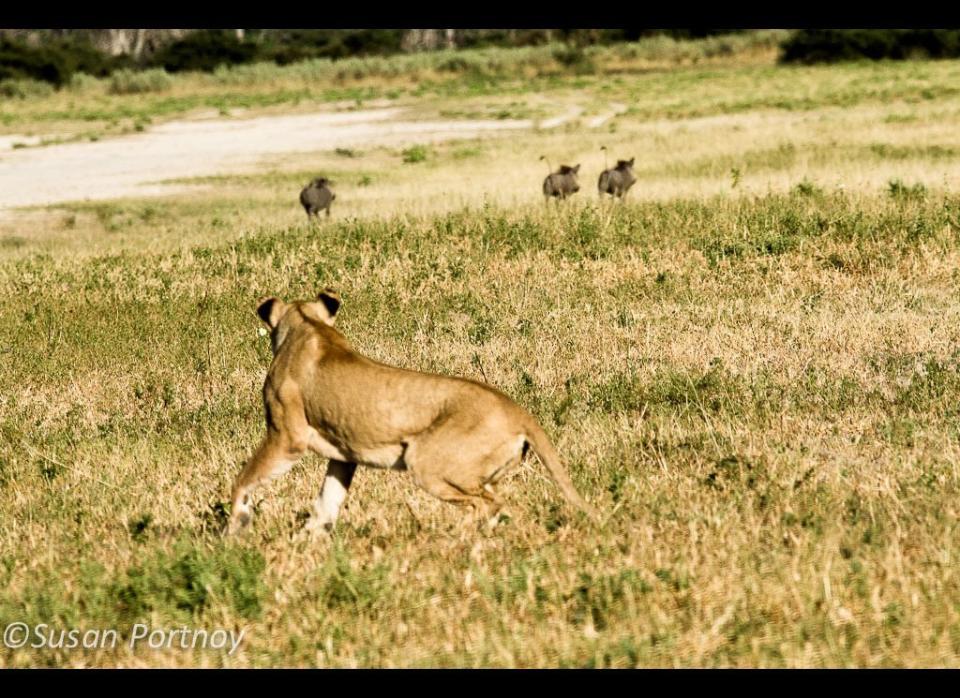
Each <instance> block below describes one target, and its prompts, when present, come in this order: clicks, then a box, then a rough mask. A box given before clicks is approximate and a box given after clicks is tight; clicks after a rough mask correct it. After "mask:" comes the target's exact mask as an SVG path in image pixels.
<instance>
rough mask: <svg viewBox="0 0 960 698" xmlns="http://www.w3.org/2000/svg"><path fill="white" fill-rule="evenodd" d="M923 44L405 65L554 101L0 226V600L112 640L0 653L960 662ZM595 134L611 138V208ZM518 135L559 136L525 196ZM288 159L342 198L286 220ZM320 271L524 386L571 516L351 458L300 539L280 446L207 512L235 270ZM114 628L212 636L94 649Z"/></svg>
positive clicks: (956, 217) (235, 452)
mask: <svg viewBox="0 0 960 698" xmlns="http://www.w3.org/2000/svg"><path fill="white" fill-rule="evenodd" d="M958 77H960V63H958V62H955V61H947V62H917V63H902V64H864V65H846V66H835V67H820V68H809V67H807V68H782V67H776V66H773V65H771V64H769V61H767V63H762V62H761V63H757V64H752V63H751V62H750V61H743V62H738V61H736V60H733V59H732V58H731V60H730V61H729V64H728V65H717V66H711V67H703V66H701V65H679V66H676V67H674V68H672V69H669V70H667V69H660V70H656V71H651V72H643V73H636V74H628V75H617V74H586V75H558V76H553V77H545V78H543V79H542V80H533V81H531V83H530V85H529V86H528V88H527V89H526V90H525V91H524V90H521V88H520V86H518V85H514V84H511V83H509V82H506V83H503V84H501V85H500V86H499V87H496V88H495V87H493V86H491V87H490V88H489V93H484V94H471V93H467V92H465V93H463V94H453V93H447V94H442V95H441V94H422V95H419V96H416V95H409V96H408V97H407V98H406V99H408V100H409V101H408V103H409V104H410V105H411V106H412V107H414V108H416V109H417V110H419V113H421V114H423V115H424V116H436V115H439V114H440V112H445V113H446V114H447V116H449V117H450V118H456V117H457V116H458V115H465V116H467V115H471V114H474V115H475V114H478V113H483V114H487V113H488V112H490V111H492V110H499V109H511V108H512V109H515V110H528V113H539V112H537V111H536V110H537V109H541V108H544V105H549V106H550V107H551V109H553V108H554V107H556V106H558V105H560V106H570V105H578V106H581V107H582V108H584V109H585V112H584V116H583V117H582V118H581V120H580V121H577V122H573V123H571V124H569V125H567V126H564V127H561V128H560V129H557V130H538V131H535V132H533V133H530V134H523V135H513V136H506V137H498V138H488V139H482V140H476V141H469V142H459V143H449V144H442V145H435V146H430V147H429V148H426V149H425V157H424V159H422V161H418V162H405V160H411V159H413V160H417V159H418V158H410V157H406V158H405V157H404V153H403V152H402V151H393V150H388V149H369V150H358V151H350V152H333V153H307V154H304V155H303V156H302V157H298V158H283V159H277V160H275V161H271V162H268V163H265V165H264V167H263V169H262V171H260V172H258V173H253V174H242V175H231V174H224V175H223V176H219V177H212V178H204V179H203V180H199V181H196V182H194V183H195V184H196V185H197V187H196V189H195V190H192V191H189V192H187V193H179V194H177V195H175V196H171V197H167V198H155V199H143V200H123V201H116V202H106V203H78V204H69V205H60V206H56V207H48V208H39V209H32V210H29V211H26V212H24V213H22V214H20V215H17V216H13V217H8V218H5V219H0V294H2V297H3V299H4V303H3V304H2V305H0V435H2V438H0V495H2V496H0V523H2V525H0V589H2V590H0V625H2V626H7V625H8V624H10V623H13V622H25V623H28V624H30V625H36V624H40V623H46V624H48V625H49V626H50V629H52V630H55V631H57V632H59V631H60V630H67V629H72V628H80V629H82V630H87V629H103V628H117V629H118V630H120V632H121V635H123V634H124V633H126V635H127V637H126V638H125V639H121V641H120V642H119V643H117V646H116V647H114V648H106V649H87V650H84V649H80V648H77V649H67V648H59V649H56V648H45V649H31V648H29V647H26V648H23V649H16V650H13V649H9V648H0V666H38V665H39V666H48V665H49V666H114V665H121V666H321V667H331V666H363V667H366V666H378V667H417V666H483V667H488V666H498V667H499V666H511V667H512V666H518V667H552V666H563V667H583V666H591V667H633V666H677V667H690V666H695V667H703V666H741V667H747V666H759V667H780V666H787V667H801V666H802V667H818V666H831V667H838V666H856V667H868V666H887V667H890V666H950V667H956V666H958V665H960V662H958V657H960V575H958V570H957V560H958V559H960V536H958V535H957V530H956V529H957V515H958V501H960V500H958V497H957V495H958V489H960V469H958V463H960V441H958V438H960V433H958V424H960V422H958V411H960V407H958V405H960V402H958V399H957V398H958V396H960V292H958V281H960V272H958V269H960V194H958V193H957V191H958V176H960V128H958V127H960V93H958V92H957V89H956V87H955V85H956V84H958V81H957V78H958ZM377 89H380V88H377ZM56 98H57V99H59V98H60V97H56ZM51 99H54V98H51ZM115 99H116V100H117V103H118V104H121V105H122V104H127V105H129V106H130V108H134V107H135V105H136V104H138V97H136V96H123V97H116V98H115ZM41 101H42V100H41ZM610 102H619V103H622V104H625V105H626V106H627V110H626V112H625V113H623V114H621V115H619V116H616V117H614V118H611V119H610V120H609V121H608V122H605V123H604V124H603V125H602V126H600V127H598V128H590V127H588V126H587V125H586V124H585V123H584V120H585V119H587V118H588V117H589V116H591V115H594V114H602V113H603V112H604V110H605V109H606V108H607V105H608V104H609V103H610ZM38 103H39V102H38ZM28 104H29V103H28V102H25V104H23V105H18V106H17V107H15V109H23V110H27V111H28V110H29V109H30V107H29V106H28ZM41 106H42V105H41ZM9 108H10V107H8V106H6V105H5V106H4V109H9ZM38 108H39V107H38ZM18 113H19V112H18ZM601 145H606V146H607V147H608V148H609V149H610V153H611V157H618V156H621V153H622V156H625V157H629V156H631V155H634V156H636V157H637V174H638V182H637V184H636V185H635V186H634V189H633V190H632V191H631V194H630V198H629V199H628V201H627V203H626V204H624V205H616V206H613V205H611V204H610V203H609V202H607V203H605V204H601V203H600V202H599V201H598V199H597V197H596V190H595V185H596V176H597V175H598V174H599V172H600V170H601V169H602V164H603V155H602V153H601V152H600V151H599V148H600V146H601ZM541 154H547V155H548V156H549V157H551V158H552V160H553V161H554V163H555V164H556V163H559V162H561V161H563V162H569V163H571V164H572V163H574V162H582V163H583V169H582V171H583V173H584V174H583V176H582V186H583V190H582V191H581V192H580V193H579V194H578V195H577V196H576V197H574V198H573V199H572V200H571V201H569V202H568V203H567V204H566V205H564V206H562V207H555V206H549V207H548V206H544V204H543V202H542V200H541V198H540V195H539V186H540V182H541V181H542V178H543V175H544V174H545V169H546V168H545V167H544V166H543V163H541V162H539V161H538V160H537V158H538V157H539V156H540V155H541ZM318 170H319V171H323V172H325V173H328V176H330V177H331V179H333V180H334V181H335V182H337V187H336V191H337V194H338V198H337V202H336V203H337V204H339V205H340V206H339V207H337V206H335V208H334V218H333V219H332V220H331V221H330V222H323V223H321V224H320V225H316V226H310V225H308V224H307V223H306V220H305V217H304V216H303V212H302V210H301V209H299V207H298V204H297V203H296V194H297V191H298V189H299V187H300V186H302V184H304V183H305V181H306V180H307V179H309V177H311V176H313V173H314V172H316V171H318ZM326 285H333V286H335V287H337V288H338V289H339V290H340V291H341V293H342V295H343V299H344V305H343V308H342V310H341V311H340V316H339V321H338V323H339V326H340V328H341V330H342V331H343V332H344V333H345V334H346V336H347V337H348V338H349V339H350V340H351V341H352V342H353V343H354V345H355V346H356V347H357V348H358V349H359V350H360V351H361V352H364V353H366V354H368V355H369V356H371V357H373V358H376V359H378V360H382V361H386V362H390V363H395V364H399V365H403V366H407V367H411V368H416V369H420V370H427V371H436V372H442V373H451V374H459V375H465V376H470V377H473V378H481V379H483V378H485V379H486V380H487V381H488V382H490V383H492V384H494V385H496V386H497V387H499V388H500V389H502V390H504V391H505V392H506V393H507V394H509V395H511V396H512V397H514V398H515V399H516V400H517V401H518V402H520V403H521V404H522V405H524V406H525V407H527V408H528V409H530V410H531V411H532V412H533V413H534V414H535V415H536V416H537V417H538V418H539V419H540V420H541V422H542V423H543V425H544V427H545V429H546V430H547V432H548V433H549V434H550V435H551V437H552V438H553V440H554V442H555V443H556V445H557V447H558V450H559V451H560V452H561V454H562V455H563V457H564V459H565V461H566V463H567V464H568V467H569V469H570V471H571V475H572V477H573V480H574V482H575V484H576V485H577V488H578V489H579V490H580V491H581V492H582V493H583V494H584V495H585V496H586V498H587V499H588V500H590V501H591V502H592V503H593V504H594V505H596V506H597V507H598V508H600V509H601V510H603V511H604V512H606V513H607V514H608V515H610V521H609V523H608V525H607V527H606V528H605V529H603V530H598V529H595V528H592V527H591V526H590V525H589V524H588V523H587V522H586V521H585V520H584V519H583V518H582V517H580V516H579V515H577V514H576V513H575V512H573V511H572V510H571V509H570V508H568V507H567V506H566V505H564V504H563V503H562V500H561V498H560V495H559V492H558V491H557V489H556V487H555V486H554V485H553V484H552V483H551V482H550V481H549V480H548V479H547V477H546V474H545V470H544V468H543V467H542V466H541V465H540V464H539V462H537V461H536V460H535V459H530V460H528V461H527V462H525V464H524V466H523V467H522V468H521V470H520V471H519V472H518V473H517V475H516V476H514V477H513V478H511V479H510V480H509V481H508V482H506V483H505V485H504V487H503V488H502V489H503V492H504V495H505V497H506V498H507V500H508V502H509V511H510V518H509V520H508V521H506V522H505V523H504V524H502V525H501V526H499V527H498V528H497V529H496V530H495V532H494V533H493V534H490V535H480V534H478V535H477V536H476V537H475V538H473V539H471V540H466V541H464V540H461V537H460V528H459V523H460V517H461V512H460V511H459V510H458V509H455V508H453V507H450V506H449V505H445V504H442V503H440V502H437V501H435V500H433V499H432V498H430V497H429V495H426V494H424V493H421V492H420V491H419V490H417V489H416V487H415V486H414V485H413V483H412V481H411V480H410V479H409V478H408V476H406V475H405V474H402V473H391V472H378V471H372V470H362V471H360V472H358V474H357V477H356V480H355V482H354V485H353V488H352V490H351V493H350V495H349V497H348V499H347V504H346V509H345V511H344V513H343V515H342V517H341V521H340V524H339V528H338V530H337V533H336V535H335V537H334V539H333V540H331V541H328V542H320V543H306V542H303V541H301V540H300V539H299V538H298V536H297V533H298V529H299V526H300V524H301V523H302V520H303V517H304V514H305V513H306V511H307V510H308V508H309V506H310V503H311V501H312V499H313V498H314V497H315V496H316V494H317V492H318V491H319V488H320V485H321V483H322V479H323V474H324V465H325V464H324V463H323V462H321V461H320V459H318V458H316V457H308V458H306V459H305V460H304V462H303V463H302V464H301V465H300V466H299V467H297V468H295V469H294V470H293V471H291V472H290V473H289V474H288V475H286V476H285V477H284V478H283V479H281V480H278V481H277V482H276V483H274V484H272V485H270V486H268V487H266V488H264V489H262V490H261V491H260V493H259V495H260V497H262V501H261V502H260V504H259V506H258V510H257V516H256V518H255V520H254V529H253V531H252V532H251V534H250V535H249V536H248V537H247V538H245V539H242V540H239V541H223V540H222V539H221V538H220V537H219V535H218V531H219V528H220V526H221V525H222V523H223V521H224V517H225V514H226V505H227V502H228V498H229V491H230V485H231V482H232V480H233V478H234V477H235V475H236V473H237V472H238V470H239V468H240V467H241V465H242V463H243V461H244V460H245V458H246V457H247V456H248V455H249V454H250V452H251V450H252V449H253V448H254V447H255V446H256V444H257V442H258V440H259V438H260V436H261V433H262V429H263V427H262V421H263V415H262V405H261V402H260V388H261V386H262V381H263V377H264V374H265V370H266V367H267V366H268V364H269V360H270V349H269V341H268V339H267V338H266V337H262V336H260V335H259V334H258V332H257V330H258V328H259V326H260V325H259V320H258V319H257V317H256V314H255V313H254V307H255V304H256V301H257V299H258V298H260V297H261V296H264V295H278V296H280V297H282V298H285V299H288V300H290V299H298V298H304V297H307V296H312V295H313V294H315V293H316V292H317V290H319V289H320V288H322V287H323V286H326ZM137 622H142V623H147V624H149V625H150V627H151V628H157V629H159V628H181V627H188V628H191V629H192V628H204V629H207V630H208V631H212V630H214V629H217V628H224V629H231V630H234V631H239V630H240V629H245V634H244V640H243V642H242V644H241V646H240V647H239V649H238V650H237V651H236V652H235V653H233V654H232V655H230V654H227V653H226V652H224V651H216V650H211V649H206V650H199V649H198V650H193V651H191V650H183V649H179V648H172V649H163V650H153V649H150V648H149V647H147V646H146V645H145V644H143V643H141V644H140V645H139V646H137V647H135V648H133V649H131V648H130V647H129V642H128V639H129V633H130V628H131V626H132V624H133V623H137Z"/></svg>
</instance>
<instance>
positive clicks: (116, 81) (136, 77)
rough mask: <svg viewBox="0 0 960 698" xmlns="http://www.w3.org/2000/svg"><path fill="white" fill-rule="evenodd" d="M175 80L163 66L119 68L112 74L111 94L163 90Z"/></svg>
mask: <svg viewBox="0 0 960 698" xmlns="http://www.w3.org/2000/svg"><path fill="white" fill-rule="evenodd" d="M172 84H173V81H172V80H171V79H170V76H169V75H167V73H166V71H165V70H163V69H162V68H154V69H152V70H140V71H133V70H126V69H124V70H118V71H117V72H115V73H114V74H113V75H111V76H110V94H115V95H129V94H141V93H144V92H162V91H164V90H167V89H169V88H170V86H171V85H172Z"/></svg>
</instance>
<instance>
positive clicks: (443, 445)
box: [226, 289, 599, 533]
mask: <svg viewBox="0 0 960 698" xmlns="http://www.w3.org/2000/svg"><path fill="white" fill-rule="evenodd" d="M339 308H340V298H339V296H338V294H337V292H336V291H334V290H332V289H327V290H325V291H324V292H323V293H321V294H320V295H319V296H318V298H317V300H315V301H298V302H293V303H284V302H283V301H282V300H279V299H277V298H272V297H271V298H266V299H263V300H261V301H260V303H259V305H258V307H257V314H258V315H259V316H260V318H261V319H262V320H263V321H264V322H265V323H266V324H267V326H268V327H269V328H270V330H271V335H270V341H271V347H272V349H273V362H272V364H271V365H270V369H269V371H268V373H267V379H266V381H265V383H264V386H263V404H264V409H265V412H266V422H267V434H266V437H265V438H264V439H263V442H262V443H261V444H260V447H259V448H258V449H257V451H256V453H254V455H253V457H252V458H251V459H250V460H249V461H248V462H247V464H246V465H245V466H244V468H243V470H242V471H241V472H240V475H239V477H238V478H237V481H236V484H235V486H234V490H233V506H232V509H231V514H230V521H229V523H228V525H227V530H226V532H227V533H235V532H237V531H239V530H240V529H242V528H244V527H246V526H247V525H248V524H249V523H250V519H251V515H252V511H251V506H250V494H251V492H252V491H253V490H254V488H256V487H257V486H258V485H260V484H263V483H264V482H267V481H268V480H270V479H273V478H275V477H277V476H279V475H281V474H283V473H285V472H286V471H288V470H289V469H290V468H291V467H292V466H293V465H294V463H296V462H297V460H299V459H300V458H301V457H302V456H303V455H304V454H305V453H306V452H307V451H308V450H311V451H313V452H315V453H317V454H319V455H320V456H323V457H324V458H329V459H330V464H329V465H328V467H327V475H326V479H325V480H324V483H323V488H322V490H321V492H320V495H319V496H318V497H317V499H316V501H315V502H314V506H313V513H312V514H311V516H310V519H309V520H308V522H307V524H306V528H307V530H308V531H310V532H311V533H313V532H317V531H321V530H325V531H329V530H331V529H332V528H333V525H334V523H335V522H336V520H337V514H338V512H339V510H340V506H341V504H343V501H344V499H345V498H346V495H347V490H348V489H349V487H350V482H351V480H352V479H353V474H354V471H355V470H356V468H357V465H358V464H359V465H366V466H372V467H377V468H397V469H400V470H409V471H410V473H411V474H412V475H413V479H414V482H416V483H417V484H418V485H419V486H420V487H422V488H423V489H425V490H426V491H427V492H429V493H430V494H432V495H435V496H436V497H439V498H440V499H442V500H444V501H447V502H452V503H454V504H461V505H469V506H471V507H472V508H473V511H474V512H475V513H476V514H477V515H482V514H483V511H484V509H486V511H487V514H488V517H489V519H488V523H489V525H491V526H492V525H493V524H494V523H495V522H496V515H497V513H498V512H499V510H500V508H501V507H502V505H503V503H502V501H501V500H500V498H499V497H498V496H497V494H496V493H495V492H494V489H493V487H494V485H496V483H497V481H498V480H500V479H501V478H502V477H503V476H504V475H506V474H507V472H508V471H509V470H510V469H511V468H512V467H514V466H516V465H517V464H519V462H520V460H521V458H522V457H523V456H524V454H525V453H526V450H527V448H528V446H532V447H533V449H534V451H535V452H536V453H537V454H539V456H540V459H541V460H542V461H543V462H544V464H545V465H546V467H547V470H549V471H550V474H551V475H552V476H553V479H554V480H555V481H556V483H557V484H558V485H559V487H560V490H561V492H563V494H564V495H565V496H566V498H567V499H568V500H569V501H570V502H571V503H573V504H574V505H576V506H577V507H578V508H579V509H581V510H583V511H584V512H585V513H587V514H588V515H589V516H590V517H591V518H592V519H593V520H594V521H599V517H598V516H597V514H596V512H595V511H594V510H593V509H592V508H591V507H590V506H589V505H588V504H587V503H586V502H584V501H583V499H582V498H581V497H580V495H579V494H578V493H577V491H576V489H574V487H573V483H571V481H570V478H569V476H568V475H567V473H566V471H565V470H564V468H563V465H562V464H561V463H560V458H559V456H558V455H557V452H556V451H555V450H554V448H553V446H552V445H551V443H550V440H549V439H548V438H547V435H546V434H545V433H544V432H543V429H541V428H540V426H539V425H538V424H537V422H536V420H535V419H534V418H533V417H532V416H531V415H530V414H529V413H527V412H526V411H525V410H524V409H523V408H521V407H520V406H519V405H517V404H516V403H514V402H513V401H512V400H511V399H510V398H508V397H507V396H506V395H504V394H503V393H501V392H499V391H498V390H496V389H494V388H492V387H490V386H489V385H486V384H484V383H480V382H478V381H474V380H469V379H465V378H452V377H448V376H439V375H433V374H428V373H418V372H416V371H409V370H406V369H402V368H394V367H392V366H387V365H385V364H381V363H378V362H376V361H372V360H371V359H368V358H366V357H365V356H362V355H360V354H359V353H357V352H356V351H355V350H354V349H353V348H352V347H351V346H350V344H349V343H348V342H347V340H346V338H345V337H344V336H343V335H342V334H340V332H339V331H337V330H336V329H334V321H335V317H336V315H337V310H339Z"/></svg>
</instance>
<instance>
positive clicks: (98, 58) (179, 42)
mask: <svg viewBox="0 0 960 698" xmlns="http://www.w3.org/2000/svg"><path fill="white" fill-rule="evenodd" d="M414 31H416V30H414ZM428 31H432V30H428ZM410 33H411V30H405V29H357V30H347V29H292V30H246V31H245V32H244V34H243V38H242V39H241V38H239V37H238V34H237V30H226V29H203V30H198V31H194V32H190V33H189V34H187V35H186V36H184V37H182V38H178V39H175V40H171V41H168V42H166V43H162V44H161V45H160V46H159V48H157V49H156V50H154V51H152V52H149V53H144V54H142V55H139V56H138V57H136V58H135V57H133V56H131V55H129V54H126V53H123V54H121V55H117V56H113V55H110V54H109V53H108V52H107V51H104V50H101V48H99V47H97V46H96V45H95V44H94V42H93V38H92V37H91V35H90V33H89V32H81V31H78V32H76V33H74V34H62V33H61V34H52V35H51V36H46V35H44V36H43V37H42V41H34V42H30V41H28V40H26V39H25V38H24V37H22V36H19V35H16V34H10V35H7V36H3V37H2V38H0V80H5V79H6V80H39V81H43V82H47V83H49V84H52V85H54V86H56V87H61V86H64V85H67V84H69V83H70V81H71V79H72V76H73V75H74V74H76V73H84V74H86V75H92V76H95V77H108V76H110V75H111V74H112V73H114V72H115V71H117V70H130V69H153V68H162V69H163V70H166V71H167V72H169V73H178V72H185V71H200V72H213V71H214V70H216V69H218V68H221V67H223V66H233V65H243V64H246V63H275V64H277V65H289V64H291V63H297V62H299V61H305V60H314V59H330V60H341V59H346V58H362V57H371V56H389V55H394V54H398V53H403V52H412V51H417V50H422V49H423V47H424V46H426V47H427V48H451V45H448V44H447V43H440V44H436V45H434V44H432V43H430V42H429V41H428V42H426V44H423V42H421V43H417V42H416V41H411V40H410V37H409V35H410ZM731 33H745V32H743V31H733V32H731V31H729V30H716V29H698V30H693V29H668V30H656V29H632V30H631V29H616V30H606V29H605V30H587V29H557V30H543V29H536V30H534V29H521V30H515V29H502V30H456V34H455V36H454V37H453V38H452V41H453V43H452V47H453V48H458V49H459V48H463V49H470V48H488V47H520V46H540V45H544V44H549V43H557V42H562V43H564V44H567V45H568V46H569V47H570V51H571V53H570V54H569V55H570V56H572V57H573V58H574V59H576V58H577V56H578V55H579V54H577V51H578V50H582V49H583V48H584V47H587V46H595V45H609V44H614V43H620V42H624V41H636V40H638V39H641V38H644V37H651V36H664V37H669V38H673V39H695V38H704V37H707V36H717V35H721V34H731ZM8 34H9V32H8Z"/></svg>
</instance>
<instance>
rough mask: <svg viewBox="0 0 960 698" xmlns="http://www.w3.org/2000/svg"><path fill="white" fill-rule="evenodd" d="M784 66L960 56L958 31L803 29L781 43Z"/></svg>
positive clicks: (781, 58) (959, 35)
mask: <svg viewBox="0 0 960 698" xmlns="http://www.w3.org/2000/svg"><path fill="white" fill-rule="evenodd" d="M781 50H782V53H781V57H780V60H781V61H782V62H784V63H833V62H837V61H851V60H863V59H869V60H881V59H891V60H904V59H910V58H955V57H957V56H960V30H957V29H804V30H801V31H798V32H795V33H794V34H793V35H792V36H791V37H790V38H788V39H787V40H786V41H784V42H783V43H782V44H781Z"/></svg>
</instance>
